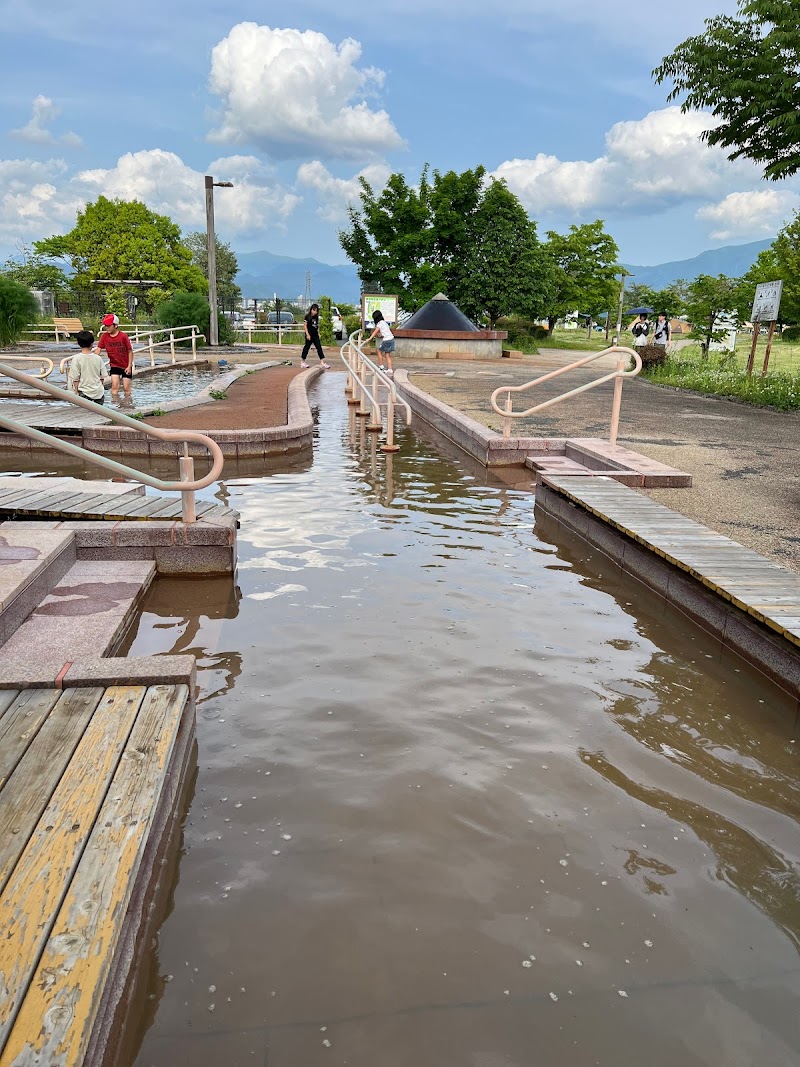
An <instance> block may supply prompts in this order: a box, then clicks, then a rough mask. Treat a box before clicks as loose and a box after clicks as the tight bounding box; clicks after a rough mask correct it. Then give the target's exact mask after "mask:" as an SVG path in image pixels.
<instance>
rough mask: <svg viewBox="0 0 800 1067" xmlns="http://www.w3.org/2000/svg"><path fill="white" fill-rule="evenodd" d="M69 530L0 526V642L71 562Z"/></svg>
mask: <svg viewBox="0 0 800 1067" xmlns="http://www.w3.org/2000/svg"><path fill="white" fill-rule="evenodd" d="M75 560H76V546H75V534H74V532H73V531H72V530H53V529H46V528H40V529H37V528H36V526H35V524H33V523H27V522H23V523H15V522H4V523H3V524H2V525H0V643H2V642H5V641H7V640H8V638H9V637H10V636H11V635H12V634H13V633H14V632H15V630H17V629H18V627H19V626H20V625H21V624H22V623H23V622H24V620H25V619H26V618H27V617H28V616H29V615H30V613H31V612H32V611H33V609H34V608H35V607H36V605H37V604H39V603H40V601H41V600H42V599H43V598H44V597H46V596H47V595H48V594H49V593H50V591H51V590H52V589H53V588H54V587H55V586H56V585H57V583H58V582H59V581H60V580H61V579H62V578H63V577H64V575H65V574H66V573H67V571H68V570H69V568H70V567H72V566H73V565H74V564H75Z"/></svg>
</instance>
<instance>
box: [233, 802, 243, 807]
mask: <svg viewBox="0 0 800 1067" xmlns="http://www.w3.org/2000/svg"><path fill="white" fill-rule="evenodd" d="M233 806H234V807H235V808H240V807H241V806H242V802H241V800H240V801H239V803H238V804H234V805H233Z"/></svg>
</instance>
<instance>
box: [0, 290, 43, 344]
mask: <svg viewBox="0 0 800 1067" xmlns="http://www.w3.org/2000/svg"><path fill="white" fill-rule="evenodd" d="M38 315H39V305H38V304H37V303H36V300H35V299H34V297H33V294H32V293H31V291H30V289H28V288H27V287H26V286H24V285H20V283H19V282H17V281H15V280H14V279H13V278H6V277H2V276H0V345H2V346H6V345H13V344H16V342H17V341H18V340H19V339H20V337H21V336H22V335H23V333H24V332H25V330H26V329H27V327H28V324H29V323H31V322H35V321H36V319H37V317H38Z"/></svg>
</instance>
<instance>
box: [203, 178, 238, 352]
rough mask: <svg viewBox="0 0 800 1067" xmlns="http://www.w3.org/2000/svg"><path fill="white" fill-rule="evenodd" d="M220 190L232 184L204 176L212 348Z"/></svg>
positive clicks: (216, 330)
mask: <svg viewBox="0 0 800 1067" xmlns="http://www.w3.org/2000/svg"><path fill="white" fill-rule="evenodd" d="M215 185H216V186H218V187H219V188H220V189H232V188H233V182H215V181H214V179H213V178H212V177H211V175H210V174H206V240H207V242H208V243H207V249H208V305H209V309H210V312H211V314H210V316H209V323H208V343H209V345H211V346H212V347H216V346H217V345H219V322H218V320H217V314H218V312H217V238H216V234H215V233H214V186H215Z"/></svg>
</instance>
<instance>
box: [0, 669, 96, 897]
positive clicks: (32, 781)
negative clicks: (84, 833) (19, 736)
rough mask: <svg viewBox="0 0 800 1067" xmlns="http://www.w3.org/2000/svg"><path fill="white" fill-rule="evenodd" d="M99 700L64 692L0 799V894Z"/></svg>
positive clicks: (89, 693)
mask: <svg viewBox="0 0 800 1067" xmlns="http://www.w3.org/2000/svg"><path fill="white" fill-rule="evenodd" d="M102 695H103V689H102V687H100V688H96V689H65V690H64V692H63V695H62V696H61V697H60V698H59V700H58V702H57V703H56V705H55V707H54V708H53V710H52V711H51V712H50V714H49V715H48V717H47V720H46V722H45V723H44V724H43V725H42V728H41V729H40V730H39V732H38V733H37V735H36V737H35V738H34V740H33V741H32V742H31V744H30V745H29V747H28V749H27V751H26V752H25V755H24V756H23V758H22V759H21V760H20V761H19V763H18V764H17V766H16V769H15V770H14V773H13V774H12V775H11V776H10V778H9V780H8V783H7V785H6V788H5V789H3V791H2V792H1V793H0V894H2V891H3V887H4V886H5V884H6V882H7V881H8V879H9V877H10V876H11V872H12V871H13V869H14V867H15V865H16V863H17V860H18V859H19V857H20V856H21V855H22V852H23V850H24V849H25V846H26V845H27V843H28V839H29V838H30V836H31V834H32V833H33V830H34V827H35V826H36V823H37V822H38V821H39V816H40V815H41V814H42V812H43V811H44V809H45V807H46V805H47V803H48V801H49V800H50V797H51V796H52V794H53V791H54V790H55V788H56V786H57V785H58V782H59V779H60V778H61V775H62V774H63V772H64V769H65V767H66V766H67V764H68V763H69V761H70V760H71V759H72V753H73V752H74V751H75V748H76V746H77V744H78V742H79V741H80V739H81V736H82V735H83V731H84V729H85V728H86V724H87V723H88V721H89V719H90V718H91V717H92V714H93V712H94V710H95V708H96V707H97V705H98V704H99V703H100V698H101V697H102Z"/></svg>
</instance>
